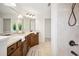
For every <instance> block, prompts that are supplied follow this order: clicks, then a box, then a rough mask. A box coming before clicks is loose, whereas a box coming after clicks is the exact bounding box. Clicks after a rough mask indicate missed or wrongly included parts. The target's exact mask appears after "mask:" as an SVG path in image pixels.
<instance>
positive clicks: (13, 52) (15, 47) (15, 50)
mask: <svg viewBox="0 0 79 59" xmlns="http://www.w3.org/2000/svg"><path fill="white" fill-rule="evenodd" d="M21 47H22V46H21V40H19V41H18V42H15V43H14V44H12V45H11V46H9V47H8V48H7V55H8V56H21V55H22V49H21Z"/></svg>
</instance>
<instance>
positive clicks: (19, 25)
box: [18, 24, 22, 33]
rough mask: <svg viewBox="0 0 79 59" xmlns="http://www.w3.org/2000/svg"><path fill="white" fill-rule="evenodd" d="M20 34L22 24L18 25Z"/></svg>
mask: <svg viewBox="0 0 79 59" xmlns="http://www.w3.org/2000/svg"><path fill="white" fill-rule="evenodd" d="M18 29H19V33H22V24H18Z"/></svg>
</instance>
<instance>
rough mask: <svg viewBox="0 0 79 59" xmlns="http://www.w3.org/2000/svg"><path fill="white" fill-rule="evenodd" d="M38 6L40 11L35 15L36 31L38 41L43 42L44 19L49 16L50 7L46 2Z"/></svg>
mask: <svg viewBox="0 0 79 59" xmlns="http://www.w3.org/2000/svg"><path fill="white" fill-rule="evenodd" d="M39 7H41V9H39V10H41V11H40V12H39V13H38V14H37V16H36V31H38V32H39V33H40V34H39V36H40V37H39V41H40V42H45V19H46V18H49V19H50V18H51V7H48V6H47V4H40V5H39ZM42 8H43V9H42Z"/></svg>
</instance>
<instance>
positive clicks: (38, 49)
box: [27, 42, 52, 56]
mask: <svg viewBox="0 0 79 59" xmlns="http://www.w3.org/2000/svg"><path fill="white" fill-rule="evenodd" d="M51 55H52V53H51V45H50V42H45V43H40V44H39V45H36V46H34V47H32V48H30V50H29V52H28V54H27V56H51Z"/></svg>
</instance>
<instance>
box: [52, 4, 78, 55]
mask: <svg viewBox="0 0 79 59" xmlns="http://www.w3.org/2000/svg"><path fill="white" fill-rule="evenodd" d="M78 6H79V4H77V5H76V7H75V10H74V12H75V15H76V18H77V24H76V26H73V27H70V26H69V25H68V19H69V16H70V13H71V4H52V12H51V13H52V15H51V16H52V17H51V18H52V25H53V26H51V28H52V32H51V33H52V46H53V47H54V50H53V51H55V53H56V54H55V55H72V54H71V53H70V51H71V50H73V51H75V52H76V53H77V54H79V51H78V49H79V47H78V46H76V47H70V46H69V41H70V40H74V41H75V42H76V43H79V36H78V35H79V20H78V19H79V13H78V10H79V8H78ZM54 7H55V8H54ZM55 13H56V15H54V14H55ZM72 20H73V17H72ZM55 25H56V26H55ZM56 27H57V28H56ZM54 31H55V32H54ZM53 42H54V45H53ZM55 49H56V50H55Z"/></svg>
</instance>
